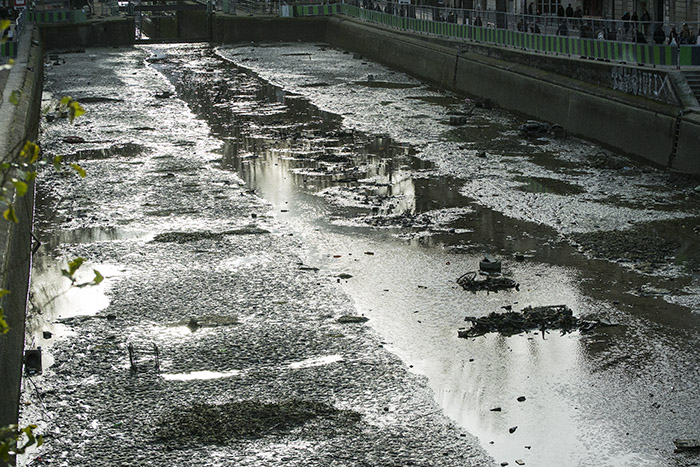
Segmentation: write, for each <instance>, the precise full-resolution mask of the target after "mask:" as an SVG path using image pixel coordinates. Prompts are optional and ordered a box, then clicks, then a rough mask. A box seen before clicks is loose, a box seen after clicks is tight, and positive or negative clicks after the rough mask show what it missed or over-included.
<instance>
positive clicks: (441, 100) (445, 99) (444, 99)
mask: <svg viewBox="0 0 700 467" xmlns="http://www.w3.org/2000/svg"><path fill="white" fill-rule="evenodd" d="M407 99H411V100H416V101H421V102H425V103H427V104H435V105H441V106H444V107H449V106H451V105H455V104H458V103H459V101H458V100H457V99H456V98H454V97H451V96H408V97H407Z"/></svg>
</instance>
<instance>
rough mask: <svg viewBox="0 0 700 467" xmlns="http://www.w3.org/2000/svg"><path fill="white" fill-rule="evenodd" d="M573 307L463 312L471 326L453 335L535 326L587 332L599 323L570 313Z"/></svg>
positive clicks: (516, 330) (514, 330)
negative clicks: (477, 315)
mask: <svg viewBox="0 0 700 467" xmlns="http://www.w3.org/2000/svg"><path fill="white" fill-rule="evenodd" d="M573 314H574V313H573V311H572V310H571V308H569V307H568V306H566V305H551V306H538V307H530V306H529V307H527V308H524V309H523V310H522V313H518V312H515V311H509V312H506V313H495V312H493V313H491V314H489V315H488V316H483V317H481V318H474V317H472V316H467V317H466V318H464V320H465V321H470V322H471V323H472V327H471V328H469V329H462V330H459V331H457V335H458V336H459V337H463V338H469V337H478V336H483V335H484V334H486V333H489V332H498V333H500V334H502V335H504V336H512V335H515V334H520V333H521V332H528V331H532V330H539V331H542V332H543V333H544V332H545V331H546V330H548V329H556V330H559V331H561V333H562V334H566V333H568V332H573V331H576V330H578V331H580V332H583V333H585V332H591V331H593V329H595V328H596V327H597V326H598V325H599V324H600V321H599V320H591V319H580V318H577V317H575V316H574V315H573Z"/></svg>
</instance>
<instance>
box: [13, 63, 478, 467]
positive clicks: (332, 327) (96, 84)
mask: <svg viewBox="0 0 700 467" xmlns="http://www.w3.org/2000/svg"><path fill="white" fill-rule="evenodd" d="M148 55H149V54H148V51H147V50H134V49H131V50H126V49H122V50H119V49H113V50H94V51H88V52H87V53H85V54H64V55H61V57H62V58H63V59H65V62H62V63H63V64H62V65H61V66H54V67H49V68H48V70H47V84H46V89H47V91H49V92H50V93H51V94H52V95H54V96H62V95H70V96H73V97H75V98H76V99H79V100H80V99H82V100H88V101H93V102H92V103H90V104H85V106H86V108H87V111H88V113H87V115H86V116H85V117H83V118H81V119H79V120H78V121H76V122H75V124H73V125H70V124H68V123H67V122H64V121H56V122H53V123H50V124H45V125H44V126H43V128H42V136H41V139H42V146H43V148H44V150H46V151H50V152H51V153H52V154H64V155H65V156H66V159H67V160H70V161H71V162H74V161H78V160H79V163H80V164H81V165H82V166H83V167H84V168H85V170H86V171H87V173H88V176H87V177H86V178H85V179H84V180H82V181H81V180H79V179H78V178H77V177H75V176H72V174H69V173H67V172H66V173H60V174H56V173H50V172H47V173H45V174H42V183H41V184H40V186H39V189H38V203H37V217H38V219H37V221H38V228H37V231H38V232H37V233H38V235H39V237H40V238H41V239H42V241H43V242H44V245H43V247H42V251H41V253H40V254H39V255H38V257H37V258H36V261H35V265H34V281H33V289H32V303H33V308H32V322H31V326H32V329H31V331H32V333H31V334H30V336H29V338H28V339H29V340H28V342H27V345H28V347H36V346H41V347H42V348H43V349H44V372H43V374H42V375H40V376H35V377H33V378H31V380H30V379H26V380H25V384H24V400H25V402H26V403H27V404H29V405H27V406H26V407H25V409H24V411H23V414H22V417H23V420H25V421H31V422H33V423H37V424H38V425H39V426H40V428H39V431H41V432H42V433H43V434H44V436H45V444H44V445H43V446H42V447H41V448H39V449H38V450H36V451H34V452H32V453H31V455H30V456H28V457H27V458H26V459H24V464H25V465H66V466H79V465H85V466H88V465H89V466H94V465H105V466H107V465H255V466H258V465H271V466H272V465H410V464H413V465H429V464H436V463H440V464H442V463H443V462H444V463H447V464H450V465H483V463H485V462H486V463H488V457H487V456H486V454H485V453H484V452H483V451H482V450H481V449H480V448H479V446H478V444H477V443H476V442H475V440H474V438H473V437H472V436H471V435H468V434H467V433H466V432H464V431H463V430H461V429H459V428H457V427H455V425H454V424H453V423H451V422H450V421H449V420H448V419H447V418H446V417H445V416H444V414H442V412H441V411H440V410H439V408H438V407H437V405H436V403H435V401H434V399H433V398H432V395H431V393H430V391H429V390H428V388H427V387H426V385H425V383H424V381H423V380H422V378H420V377H418V376H416V375H414V374H411V373H409V372H408V368H407V367H406V366H405V365H404V364H403V363H402V362H401V361H400V360H399V359H398V357H396V356H395V355H393V354H392V353H390V352H389V351H388V350H386V349H385V348H384V347H383V344H382V341H381V338H380V337H379V336H378V335H377V334H376V333H375V332H373V331H372V330H371V329H370V328H369V327H368V326H366V325H364V324H361V323H347V324H344V323H340V322H338V318H340V317H341V316H343V315H354V314H355V310H354V308H353V306H352V302H351V301H350V300H349V298H348V297H347V296H346V295H345V294H344V293H343V292H342V291H341V290H340V289H339V287H338V284H337V281H336V278H335V277H332V276H331V275H330V274H329V273H328V272H327V271H318V270H316V269H313V268H308V267H304V264H303V260H302V259H301V257H300V255H299V252H300V251H301V243H300V241H299V240H297V238H296V237H295V236H293V232H292V231H291V230H289V229H287V228H285V227H284V226H282V225H280V223H279V222H278V221H276V220H275V219H274V217H273V216H272V215H271V214H272V213H271V206H270V205H269V204H267V203H266V202H265V201H264V200H262V199H261V198H259V197H257V196H255V195H254V194H252V193H251V192H250V191H249V190H248V189H247V188H246V187H245V185H244V184H243V182H242V181H241V179H240V178H239V177H238V175H236V174H235V173H234V172H232V171H230V170H227V169H224V168H222V167H221V164H220V162H219V161H220V158H221V155H220V151H221V149H220V148H221V141H220V140H218V139H217V138H215V137H214V136H213V135H212V134H211V131H210V128H209V126H208V125H207V123H206V122H204V121H202V120H200V119H197V117H196V116H195V115H194V114H192V113H191V112H190V110H189V109H188V108H187V106H186V105H185V103H184V102H183V101H182V100H179V99H177V98H168V99H163V98H162V97H157V96H158V93H161V92H162V91H164V90H168V89H169V85H168V83H167V81H165V80H164V79H163V77H162V75H161V74H160V73H158V72H157V71H155V70H154V69H153V68H152V67H150V66H148V65H147V63H146V62H145V61H144V59H145V58H146V57H148ZM75 70H81V73H80V74H79V75H78V76H77V77H76V74H75ZM160 96H162V94H160ZM96 97H101V98H110V99H113V100H109V99H100V101H101V102H100V103H97V102H94V101H95V100H96V99H94V98H96ZM91 98H92V99H91ZM67 136H79V137H81V138H83V139H84V140H86V141H89V142H88V143H83V144H80V145H75V144H73V145H71V144H69V143H65V142H64V140H65V139H66V137H67ZM119 148H122V149H119ZM78 256H80V257H84V258H86V259H87V261H88V263H87V264H86V265H84V266H83V268H82V269H81V270H80V271H79V274H80V275H79V277H78V281H77V283H78V284H82V283H85V282H90V281H91V279H92V277H93V273H92V269H97V270H99V271H100V272H101V273H102V274H103V275H104V276H105V280H104V281H103V282H102V283H100V284H99V285H94V286H85V287H70V284H69V281H68V280H67V279H65V278H61V274H60V270H59V268H60V267H61V266H63V267H65V264H62V263H61V262H62V261H65V260H66V259H72V258H75V257H78ZM83 270H84V271H83ZM191 320H194V321H195V322H196V323H197V325H190V326H188V324H190V323H191ZM44 331H48V332H50V333H51V334H50V336H49V334H44ZM129 347H131V348H132V349H133V353H132V359H131V360H130V356H129ZM156 349H157V355H156Z"/></svg>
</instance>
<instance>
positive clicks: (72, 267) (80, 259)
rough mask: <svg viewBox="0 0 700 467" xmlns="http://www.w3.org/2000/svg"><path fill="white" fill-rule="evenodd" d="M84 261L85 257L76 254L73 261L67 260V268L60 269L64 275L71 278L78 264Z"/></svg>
mask: <svg viewBox="0 0 700 467" xmlns="http://www.w3.org/2000/svg"><path fill="white" fill-rule="evenodd" d="M84 262H85V258H83V257H81V256H78V257H77V258H75V259H74V260H73V261H68V270H67V271H66V270H65V269H61V271H63V273H64V274H65V275H67V276H68V277H70V278H71V279H72V278H73V274H75V271H77V270H78V268H80V266H82V265H83V263H84Z"/></svg>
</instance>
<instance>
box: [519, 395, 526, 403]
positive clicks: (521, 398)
mask: <svg viewBox="0 0 700 467" xmlns="http://www.w3.org/2000/svg"><path fill="white" fill-rule="evenodd" d="M525 401H526V399H525V396H520V397H518V402H525Z"/></svg>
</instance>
